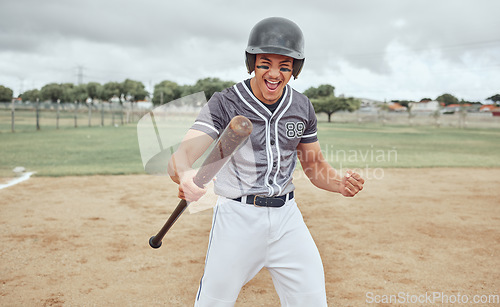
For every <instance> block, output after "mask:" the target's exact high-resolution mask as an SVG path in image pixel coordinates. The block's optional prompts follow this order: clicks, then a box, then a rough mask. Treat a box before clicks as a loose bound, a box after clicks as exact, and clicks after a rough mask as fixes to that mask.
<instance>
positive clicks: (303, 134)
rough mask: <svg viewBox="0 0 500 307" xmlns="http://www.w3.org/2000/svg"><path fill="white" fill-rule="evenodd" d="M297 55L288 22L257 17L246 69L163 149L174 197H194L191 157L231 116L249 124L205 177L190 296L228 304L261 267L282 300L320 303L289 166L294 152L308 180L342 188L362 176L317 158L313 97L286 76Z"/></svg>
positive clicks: (299, 45)
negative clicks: (209, 187) (200, 269)
mask: <svg viewBox="0 0 500 307" xmlns="http://www.w3.org/2000/svg"><path fill="white" fill-rule="evenodd" d="M304 59H305V57H304V37H303V34H302V31H301V30H300V28H299V27H298V26H297V25H296V24H295V23H293V22H292V21H290V20H288V19H285V18H278V17H272V18H266V19H264V20H262V21H260V22H259V23H257V24H256V25H255V26H254V28H253V29H252V30H251V32H250V37H249V40H248V47H247V49H246V66H247V68H248V72H249V73H250V74H251V73H252V72H255V73H254V75H253V77H252V78H250V79H248V80H245V81H242V82H240V83H237V84H235V85H234V86H232V87H231V88H228V89H225V90H223V91H222V92H220V93H215V94H214V95H213V96H212V97H211V99H210V100H209V101H208V103H207V104H206V105H205V106H204V107H203V109H202V110H201V112H200V114H199V115H198V117H197V120H196V121H195V123H194V124H193V125H192V127H191V129H190V130H189V131H188V132H187V134H186V136H185V138H184V141H183V142H182V143H181V145H180V146H179V149H178V150H177V151H176V152H175V153H174V155H173V156H172V159H171V161H170V163H169V174H171V177H172V179H173V180H174V181H176V182H177V183H179V197H180V198H183V199H186V200H187V201H196V200H198V199H199V198H200V197H201V196H203V195H204V194H205V192H206V189H204V188H200V187H198V186H197V185H196V184H194V182H193V178H194V175H195V174H196V172H195V171H194V170H193V169H192V168H191V166H192V165H193V163H194V162H195V161H196V160H197V159H198V158H199V157H200V156H201V155H202V154H203V153H204V152H205V151H206V150H207V148H208V147H209V145H210V144H211V143H212V142H213V141H214V140H216V139H217V138H218V136H219V134H220V133H221V132H222V131H223V130H224V128H225V127H226V126H227V124H228V123H229V121H230V120H231V118H233V117H234V116H236V115H244V116H246V117H247V118H248V119H250V121H251V122H252V124H253V131H252V133H251V135H250V137H249V139H248V140H247V142H246V143H244V145H243V146H242V147H241V148H240V149H239V150H238V151H237V152H236V153H235V155H234V156H233V157H232V158H231V161H230V163H227V164H226V165H225V166H224V167H223V168H222V169H221V171H220V172H219V173H218V175H217V179H216V180H215V184H214V190H215V193H216V194H217V195H219V197H218V201H217V203H216V205H215V207H214V213H213V220H212V221H213V222H212V229H211V232H210V237H209V244H208V250H207V254H206V260H205V270H204V274H203V276H202V278H201V281H200V285H199V289H198V293H197V296H196V300H195V306H199V307H205V306H233V305H234V304H235V302H236V299H237V297H238V294H239V292H240V290H241V288H242V287H243V286H244V285H245V284H246V283H247V282H248V281H250V280H251V279H252V278H253V277H254V276H255V275H256V274H257V273H258V272H259V271H260V270H261V269H262V268H264V267H265V268H267V269H268V270H269V272H270V274H271V276H272V279H273V283H274V286H275V289H276V291H277V293H278V295H279V298H280V301H281V305H282V306H327V300H326V293H325V280H324V271H323V264H322V262H321V258H320V255H319V252H318V249H317V247H316V244H315V243H314V241H313V238H312V237H311V235H310V233H309V230H308V229H307V226H306V225H305V223H304V221H303V218H302V214H301V213H300V211H299V209H298V207H297V204H296V202H295V194H294V190H295V188H294V184H293V182H292V179H293V178H292V174H293V171H294V170H295V166H296V162H297V158H298V160H299V161H300V163H301V165H302V167H303V169H304V171H305V174H306V175H307V176H308V178H309V179H310V180H311V182H312V183H313V184H314V185H315V186H317V187H318V188H321V189H325V190H328V191H332V192H336V193H340V194H342V195H344V196H346V197H352V196H354V195H356V194H357V193H358V192H359V191H360V190H362V189H363V183H364V180H363V179H362V178H361V176H360V175H359V174H357V173H352V172H347V174H345V175H344V176H342V175H341V174H339V173H338V172H336V171H335V170H334V169H333V168H332V167H331V166H330V165H329V164H328V163H327V162H326V161H325V159H324V158H323V155H322V153H321V150H320V145H319V142H318V137H317V127H316V116H315V113H314V109H313V106H312V105H311V102H310V101H309V99H308V98H307V97H306V96H304V95H302V94H301V93H299V92H297V91H295V90H294V89H292V88H291V87H290V85H288V82H289V81H290V79H291V78H292V76H293V77H294V78H297V77H298V75H299V74H300V71H301V69H302V67H303V65H304ZM192 140H195V141H192Z"/></svg>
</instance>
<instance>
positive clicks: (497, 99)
mask: <svg viewBox="0 0 500 307" xmlns="http://www.w3.org/2000/svg"><path fill="white" fill-rule="evenodd" d="M486 100H491V101H493V102H494V103H495V104H498V103H499V102H500V94H495V95H493V96H491V97H488V98H486Z"/></svg>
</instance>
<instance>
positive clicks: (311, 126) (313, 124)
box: [300, 99, 318, 143]
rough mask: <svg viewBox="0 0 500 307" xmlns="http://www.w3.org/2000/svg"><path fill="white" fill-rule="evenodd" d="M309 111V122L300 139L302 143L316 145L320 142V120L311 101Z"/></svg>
mask: <svg viewBox="0 0 500 307" xmlns="http://www.w3.org/2000/svg"><path fill="white" fill-rule="evenodd" d="M307 102H309V104H308V110H307V114H308V117H307V121H306V127H305V129H304V133H303V134H302V138H301V139H300V142H301V143H314V142H316V141H317V140H318V120H317V118H316V112H314V107H313V105H312V103H311V101H309V99H308V100H307Z"/></svg>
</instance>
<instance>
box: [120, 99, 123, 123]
mask: <svg viewBox="0 0 500 307" xmlns="http://www.w3.org/2000/svg"><path fill="white" fill-rule="evenodd" d="M120 118H121V123H122V126H123V102H121V103H120Z"/></svg>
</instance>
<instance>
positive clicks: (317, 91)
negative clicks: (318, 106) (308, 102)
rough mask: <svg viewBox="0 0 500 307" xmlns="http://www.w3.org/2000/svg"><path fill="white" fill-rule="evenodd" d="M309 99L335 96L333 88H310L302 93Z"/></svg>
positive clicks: (330, 86)
mask: <svg viewBox="0 0 500 307" xmlns="http://www.w3.org/2000/svg"><path fill="white" fill-rule="evenodd" d="M303 94H304V95H306V96H307V97H308V98H309V99H314V98H319V97H326V96H330V95H332V96H335V87H334V86H333V85H330V84H322V85H320V86H318V87H310V88H308V89H307V90H305V91H304V93H303Z"/></svg>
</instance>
